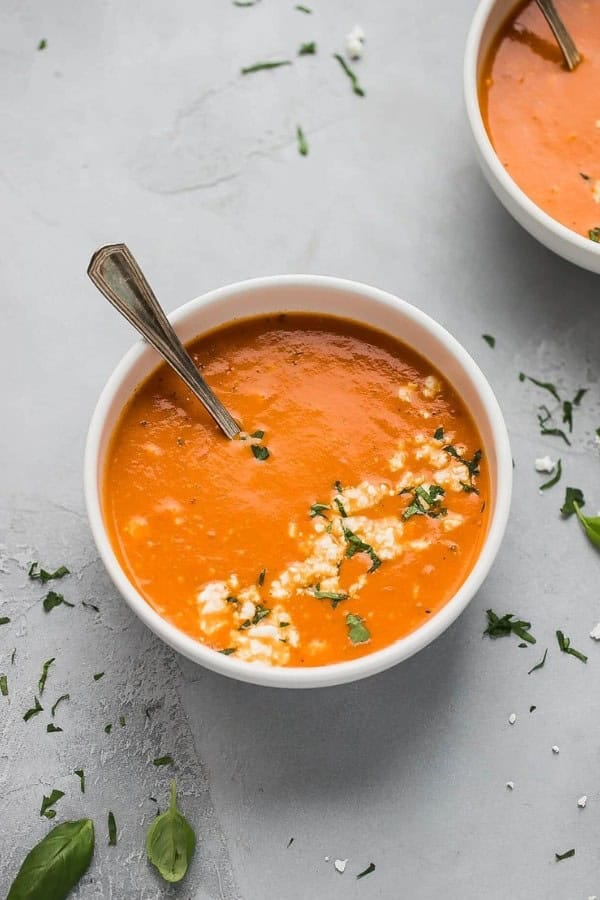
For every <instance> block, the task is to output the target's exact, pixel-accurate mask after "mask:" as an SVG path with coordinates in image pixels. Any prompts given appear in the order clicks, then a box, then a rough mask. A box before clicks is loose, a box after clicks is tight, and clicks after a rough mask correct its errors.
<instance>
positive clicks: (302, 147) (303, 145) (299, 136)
mask: <svg viewBox="0 0 600 900" xmlns="http://www.w3.org/2000/svg"><path fill="white" fill-rule="evenodd" d="M296 140H297V141H298V153H299V154H300V156H308V141H307V140H306V135H305V134H304V132H303V131H302V129H301V128H300V126H299V125H298V126H297V128H296Z"/></svg>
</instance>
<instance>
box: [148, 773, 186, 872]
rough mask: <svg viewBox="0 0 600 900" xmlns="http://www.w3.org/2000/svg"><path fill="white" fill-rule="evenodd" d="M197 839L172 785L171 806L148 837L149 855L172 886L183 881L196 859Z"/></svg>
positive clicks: (149, 830)
mask: <svg viewBox="0 0 600 900" xmlns="http://www.w3.org/2000/svg"><path fill="white" fill-rule="evenodd" d="M195 847H196V835H195V834H194V830H193V828H192V827H191V825H190V824H189V822H188V821H187V819H186V818H185V816H183V815H182V813H180V812H179V810H178V809H177V786H176V784H175V781H173V782H171V802H170V803H169V808H168V809H167V810H166V812H164V813H162V814H161V815H158V816H157V817H156V818H155V819H154V821H153V822H152V824H151V825H150V828H149V829H148V833H147V835H146V854H147V856H148V859H149V860H150V862H151V863H152V865H153V866H156V868H157V869H158V871H159V873H160V875H161V877H162V878H164V880H165V881H167V882H169V883H175V882H177V881H181V879H182V878H183V877H184V875H185V873H186V872H187V870H188V866H189V864H190V861H191V859H192V856H193V855H194V849H195Z"/></svg>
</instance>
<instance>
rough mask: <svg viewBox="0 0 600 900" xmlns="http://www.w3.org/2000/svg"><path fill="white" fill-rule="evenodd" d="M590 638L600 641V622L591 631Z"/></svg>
mask: <svg viewBox="0 0 600 900" xmlns="http://www.w3.org/2000/svg"><path fill="white" fill-rule="evenodd" d="M590 637H591V638H594V640H595V641H600V622H598V624H597V625H594V627H593V628H592V630H591V631H590Z"/></svg>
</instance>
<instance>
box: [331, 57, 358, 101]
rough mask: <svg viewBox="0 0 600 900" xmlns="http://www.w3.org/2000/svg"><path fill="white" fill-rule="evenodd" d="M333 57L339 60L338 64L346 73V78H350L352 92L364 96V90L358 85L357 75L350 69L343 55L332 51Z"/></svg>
mask: <svg viewBox="0 0 600 900" xmlns="http://www.w3.org/2000/svg"><path fill="white" fill-rule="evenodd" d="M333 58H334V59H337V61H338V62H339V64H340V66H341V67H342V69H343V70H344V72H345V73H346V75H347V76H348V78H349V79H350V84H351V85H352V90H353V91H354V93H355V94H357V95H358V96H359V97H364V96H365V92H364V91H363V89H362V88H361V86H360V84H359V81H358V77H357V76H356V74H355V73H354V72H353V71H352V69H351V68H350V66H349V65H348V63H347V62H346V60H345V59H344V57H343V56H340V54H339V53H334V54H333Z"/></svg>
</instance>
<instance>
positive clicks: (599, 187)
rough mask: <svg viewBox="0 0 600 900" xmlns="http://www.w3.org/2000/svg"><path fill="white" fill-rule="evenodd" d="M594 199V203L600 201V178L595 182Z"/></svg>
mask: <svg viewBox="0 0 600 900" xmlns="http://www.w3.org/2000/svg"><path fill="white" fill-rule="evenodd" d="M592 200H593V201H594V203H600V180H598V181H595V182H594V186H593V188H592Z"/></svg>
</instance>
